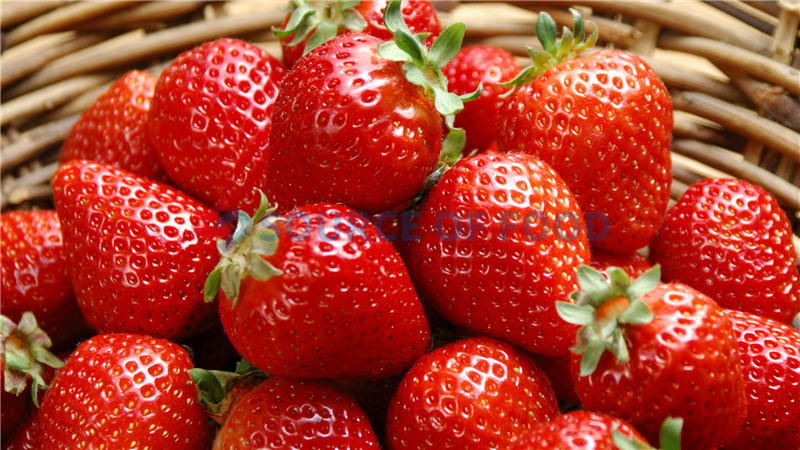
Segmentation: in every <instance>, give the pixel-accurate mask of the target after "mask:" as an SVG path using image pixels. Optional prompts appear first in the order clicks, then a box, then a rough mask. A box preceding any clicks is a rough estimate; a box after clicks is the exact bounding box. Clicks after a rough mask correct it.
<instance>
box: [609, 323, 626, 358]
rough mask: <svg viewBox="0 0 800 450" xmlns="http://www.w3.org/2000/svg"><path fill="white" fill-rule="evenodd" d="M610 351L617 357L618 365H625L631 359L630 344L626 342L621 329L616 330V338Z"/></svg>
mask: <svg viewBox="0 0 800 450" xmlns="http://www.w3.org/2000/svg"><path fill="white" fill-rule="evenodd" d="M609 350H611V353H613V354H614V355H615V356H616V357H617V364H625V363H626V362H628V361H630V359H631V355H630V353H628V344H627V343H626V342H625V338H624V337H623V336H622V331H621V330H620V329H619V328H617V329H616V330H614V337H613V339H612V343H611V346H610V347H609Z"/></svg>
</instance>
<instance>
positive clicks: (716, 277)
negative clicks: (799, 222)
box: [650, 178, 800, 323]
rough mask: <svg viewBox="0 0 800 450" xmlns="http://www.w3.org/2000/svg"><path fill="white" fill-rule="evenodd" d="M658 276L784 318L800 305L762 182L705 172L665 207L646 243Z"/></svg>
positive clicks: (785, 229)
mask: <svg viewBox="0 0 800 450" xmlns="http://www.w3.org/2000/svg"><path fill="white" fill-rule="evenodd" d="M650 259H651V260H652V261H653V262H655V263H659V264H661V266H662V268H663V269H662V270H663V272H662V273H663V277H664V280H665V281H675V282H679V283H685V284H687V285H689V286H692V287H693V288H695V289H697V290H699V291H702V292H703V293H704V294H706V295H708V296H709V297H711V298H713V299H714V300H716V301H717V302H718V303H719V304H720V305H721V306H723V307H725V308H730V309H738V310H741V311H746V312H750V313H753V314H758V315H761V316H764V317H769V318H771V319H774V320H777V321H780V322H784V323H789V322H791V321H792V318H793V317H794V316H795V314H797V313H798V312H800V275H798V270H797V257H796V256H795V253H794V247H793V245H792V228H791V225H790V224H789V221H788V219H787V218H786V214H785V213H784V212H783V210H782V209H781V208H780V207H779V206H778V203H777V202H776V201H775V199H774V198H773V197H772V196H771V195H770V194H769V193H767V192H766V191H765V190H764V189H762V188H760V187H758V186H756V185H754V184H752V183H749V182H747V181H743V180H733V179H715V178H707V179H704V180H701V181H698V182H697V183H695V184H694V185H692V186H691V187H690V188H689V189H688V190H687V191H686V192H685V193H684V194H683V195H682V196H681V198H680V199H679V200H678V202H677V203H676V204H675V206H673V207H672V208H671V209H670V210H669V211H668V212H667V215H666V217H665V219H664V223H663V224H662V226H661V229H659V231H658V235H657V236H656V237H655V238H654V239H653V242H652V244H651V246H650Z"/></svg>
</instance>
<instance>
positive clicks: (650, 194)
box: [498, 13, 673, 252]
mask: <svg viewBox="0 0 800 450" xmlns="http://www.w3.org/2000/svg"><path fill="white" fill-rule="evenodd" d="M575 14H577V13H575ZM538 20H539V22H537V30H539V31H538V32H537V33H538V34H539V38H540V40H542V44H543V45H544V48H545V49H546V50H547V51H546V52H541V51H536V50H531V56H532V57H533V59H534V61H536V62H537V63H538V64H537V65H536V66H532V68H530V69H525V70H523V72H521V73H520V76H519V77H518V79H517V80H516V81H515V84H516V85H517V86H519V88H518V90H517V91H516V92H515V93H514V94H512V95H511V96H510V97H509V98H508V100H507V101H506V103H505V104H504V105H503V108H502V109H501V111H500V118H499V125H498V127H499V129H498V145H499V147H500V149H501V150H502V151H506V152H524V153H530V154H533V155H536V156H538V157H539V158H541V159H542V160H543V161H545V162H546V163H548V164H550V165H551V166H552V167H553V169H555V170H556V172H558V173H559V175H561V177H562V178H563V179H564V181H565V182H566V183H567V186H568V187H569V188H570V190H571V191H572V192H573V194H575V198H577V199H578V203H579V204H580V206H581V209H582V210H583V212H584V214H586V223H587V228H588V229H589V232H590V238H591V240H592V241H593V242H592V244H593V245H594V246H596V247H598V248H601V249H603V250H606V251H609V252H632V251H635V250H637V249H639V248H641V247H644V246H645V245H647V244H648V242H650V239H651V238H652V237H653V235H655V233H656V231H657V230H658V225H659V224H660V223H661V219H662V217H663V215H664V212H665V211H666V209H667V202H668V201H669V193H670V183H671V182H672V174H671V161H670V140H671V137H672V123H673V118H672V102H671V100H670V97H669V94H668V92H667V90H666V88H665V87H664V83H662V82H661V80H660V79H659V78H658V76H657V75H656V73H655V72H654V71H653V69H652V68H650V67H649V66H648V65H647V64H646V63H645V62H644V61H643V60H642V59H641V58H639V57H638V56H636V55H634V54H632V53H628V52H624V51H621V50H604V51H599V52H597V53H594V54H592V55H590V56H587V57H583V58H576V59H572V60H569V61H566V62H561V61H562V60H561V59H560V58H559V56H560V55H562V54H563V53H564V51H565V49H567V50H570V51H568V52H566V53H567V57H571V56H573V55H575V54H578V53H580V51H582V50H583V49H585V48H586V47H587V46H590V45H591V42H593V38H590V39H589V41H588V42H587V43H585V44H581V43H579V42H580V41H581V40H582V39H583V35H584V33H583V22H582V20H581V19H580V16H577V17H576V23H575V25H576V27H575V33H574V36H573V35H572V34H570V35H569V36H566V37H564V38H562V43H563V44H566V43H564V42H563V41H567V43H569V45H566V46H564V45H557V44H556V43H555V24H554V23H553V22H552V19H551V18H550V17H549V16H548V15H547V14H546V13H542V14H540V15H539V19H538ZM595 33H596V32H595ZM593 36H596V35H593ZM538 74H541V76H539V77H538V78H535V77H536V76H537V75H538ZM530 80H533V81H530Z"/></svg>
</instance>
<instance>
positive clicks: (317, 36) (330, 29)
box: [303, 22, 339, 55]
mask: <svg viewBox="0 0 800 450" xmlns="http://www.w3.org/2000/svg"><path fill="white" fill-rule="evenodd" d="M338 29H339V27H338V25H336V24H335V23H331V22H320V23H319V25H317V29H316V30H314V33H313V34H312V35H311V37H310V38H308V42H306V46H305V48H304V49H303V55H306V54H308V52H310V51H311V50H314V49H315V48H317V47H319V46H320V45H322V44H324V43H326V42H328V41H329V40H331V39H333V38H334V37H336V32H337V31H338Z"/></svg>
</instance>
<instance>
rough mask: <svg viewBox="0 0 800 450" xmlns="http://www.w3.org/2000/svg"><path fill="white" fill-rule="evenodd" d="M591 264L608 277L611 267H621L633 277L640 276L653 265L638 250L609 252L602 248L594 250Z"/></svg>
mask: <svg viewBox="0 0 800 450" xmlns="http://www.w3.org/2000/svg"><path fill="white" fill-rule="evenodd" d="M591 265H592V267H594V268H595V269H597V270H599V271H600V273H602V274H603V276H605V277H606V278H608V268H609V267H619V268H620V269H622V270H624V271H625V273H627V274H628V276H629V277H631V278H639V277H640V276H642V275H644V273H645V272H647V271H648V270H650V268H651V267H653V265H652V264H650V261H648V260H647V258H645V257H644V256H642V255H640V254H638V253H636V252H630V253H608V252H604V251H602V250H592V264H591Z"/></svg>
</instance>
